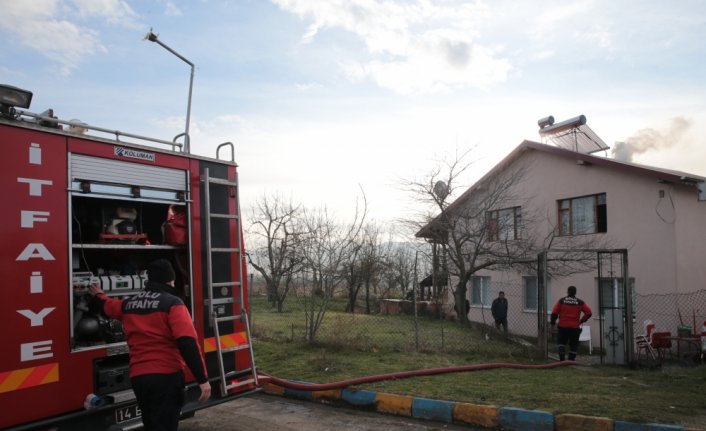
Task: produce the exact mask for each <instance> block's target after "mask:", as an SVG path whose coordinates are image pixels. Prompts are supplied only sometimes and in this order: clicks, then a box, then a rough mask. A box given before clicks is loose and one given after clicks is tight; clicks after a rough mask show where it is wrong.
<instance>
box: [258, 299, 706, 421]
mask: <svg viewBox="0 0 706 431" xmlns="http://www.w3.org/2000/svg"><path fill="white" fill-rule="evenodd" d="M291 302H292V305H291V307H287V309H285V312H284V313H277V312H276V311H273V310H271V309H270V308H269V307H268V306H267V304H266V303H265V302H264V301H263V300H262V299H260V298H255V299H254V300H253V304H252V318H253V322H254V337H255V340H254V346H255V347H254V349H255V359H256V361H257V366H258V368H259V369H260V370H262V371H264V372H266V373H268V374H271V375H274V376H277V377H281V378H286V379H292V380H305V381H310V382H314V383H329V382H336V381H341V380H346V379H351V378H356V377H364V376H369V375H375V374H385V373H392V372H396V371H407V370H415V369H421V368H439V367H448V366H455V365H466V364H481V363H489V362H513V363H526V364H532V363H542V362H543V361H541V360H537V359H533V355H532V354H530V352H529V351H528V349H527V348H525V347H522V346H519V345H515V344H513V343H509V342H505V341H501V340H500V341H499V340H486V339H485V338H483V337H482V336H481V335H480V333H479V332H474V331H470V330H468V329H467V328H462V327H459V326H458V325H454V324H451V323H448V322H446V323H444V324H443V325H445V326H444V330H445V331H447V332H445V333H446V336H448V337H449V338H448V340H447V342H448V345H449V346H454V344H452V343H451V340H452V339H453V337H456V336H459V335H458V334H462V335H461V336H462V337H463V340H464V346H465V348H464V350H463V351H459V349H455V348H450V349H445V351H443V352H442V351H441V350H440V349H438V348H436V349H434V346H432V344H433V343H431V342H426V341H425V343H422V349H421V352H420V353H417V352H415V349H414V347H415V343H414V342H410V341H409V340H410V338H409V336H410V334H409V333H408V331H410V330H411V331H412V333H411V337H412V338H411V339H414V335H413V334H414V333H413V330H414V328H413V322H412V323H410V320H411V319H410V318H409V317H408V316H389V317H388V316H386V317H384V318H383V317H380V316H366V315H360V314H358V315H350V314H347V313H342V312H341V311H340V306H341V304H340V303H336V304H334V306H333V307H332V308H331V311H329V312H328V313H327V315H326V320H325V322H324V327H322V332H321V335H322V337H321V339H320V343H318V344H317V345H309V344H307V343H305V342H303V341H301V339H300V338H299V337H297V336H296V334H297V333H299V332H298V331H301V328H303V326H304V317H303V312H302V311H301V310H302V308H301V307H300V306H297V304H296V300H294V299H293V300H292V301H291ZM367 320H370V321H374V322H375V324H374V325H366V321H367ZM381 321H382V322H385V323H380V322H381ZM297 322H299V325H300V326H301V328H300V329H296V328H295V330H293V329H292V325H295V326H296V325H297ZM440 324H441V323H440V322H438V321H431V322H430V321H424V320H420V325H421V327H420V329H421V330H422V331H436V329H434V328H433V325H440ZM376 328H377V329H376ZM410 328H411V329H410ZM430 328H431V329H430ZM390 331H392V332H390ZM395 331H396V332H395ZM292 333H294V334H295V336H294V337H292ZM435 333H436V332H435ZM437 347H438V346H437ZM434 350H436V352H435V351H434ZM357 388H358V389H368V390H374V391H379V392H387V393H394V394H401V395H412V396H417V397H425V398H433V399H439V400H449V401H459V402H469V403H474V404H490V405H495V406H499V407H502V406H513V407H520V408H524V409H538V410H544V411H548V412H552V413H555V414H560V413H576V414H584V415H590V416H603V417H609V418H612V419H616V420H627V421H633V422H640V423H651V422H658V423H669V424H680V425H685V426H693V427H702V428H706V366H704V365H701V366H698V367H681V366H665V367H662V368H661V369H658V370H635V369H630V368H628V367H621V366H605V365H604V366H600V365H594V366H571V367H559V368H555V369H549V370H515V369H497V370H488V371H474V372H464V373H451V374H444V375H437V376H426V377H414V378H409V379H401V380H388V381H384V382H378V383H372V384H365V385H361V386H358V387H357Z"/></svg>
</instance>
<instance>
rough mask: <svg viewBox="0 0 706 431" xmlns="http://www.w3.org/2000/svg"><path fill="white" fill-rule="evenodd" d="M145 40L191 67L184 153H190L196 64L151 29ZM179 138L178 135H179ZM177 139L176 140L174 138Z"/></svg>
mask: <svg viewBox="0 0 706 431" xmlns="http://www.w3.org/2000/svg"><path fill="white" fill-rule="evenodd" d="M145 40H149V41H150V42H155V43H157V44H159V45H160V46H161V47H162V48H164V49H166V50H167V51H169V52H171V53H172V54H174V55H176V56H177V57H179V58H180V59H181V60H182V61H183V62H184V63H186V64H188V65H189V66H191V78H190V79H189V101H188V104H187V105H186V129H185V131H184V152H185V153H187V154H188V153H189V151H190V148H191V145H190V140H191V138H190V137H189V120H190V118H191V89H192V88H193V86H194V63H192V62H190V61H189V60H187V59H186V58H184V56H182V55H181V54H179V53H178V52H176V51H174V50H173V49H171V48H170V47H168V46H167V45H165V44H164V43H162V41H161V40H159V39H158V38H157V35H156V34H154V33H153V32H152V29H150V32H149V33H147V34H146V35H145ZM177 137H178V135H177ZM174 139H176V138H174Z"/></svg>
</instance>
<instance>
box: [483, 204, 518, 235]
mask: <svg viewBox="0 0 706 431" xmlns="http://www.w3.org/2000/svg"><path fill="white" fill-rule="evenodd" d="M487 218H488V240H489V241H508V240H513V239H520V225H521V222H522V213H521V212H520V207H513V208H505V209H502V210H494V211H488V214H487Z"/></svg>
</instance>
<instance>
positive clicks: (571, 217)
mask: <svg viewBox="0 0 706 431" xmlns="http://www.w3.org/2000/svg"><path fill="white" fill-rule="evenodd" d="M557 206H558V218H559V220H558V221H559V235H584V234H591V233H600V232H607V231H608V211H607V205H606V194H605V193H600V194H597V195H591V196H583V197H579V198H572V199H562V200H559V201H558V202H557Z"/></svg>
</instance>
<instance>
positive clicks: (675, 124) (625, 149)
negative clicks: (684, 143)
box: [611, 117, 691, 162]
mask: <svg viewBox="0 0 706 431" xmlns="http://www.w3.org/2000/svg"><path fill="white" fill-rule="evenodd" d="M689 127H691V121H689V120H687V119H686V118H684V117H675V118H672V123H671V124H670V126H669V129H668V130H666V131H664V130H662V131H660V130H657V129H652V128H646V129H641V130H638V131H637V133H635V134H634V135H633V136H631V137H629V138H628V139H626V140H625V142H616V143H615V145H614V146H613V148H612V150H611V153H612V154H613V158H614V159H615V160H618V161H621V162H631V161H632V158H633V156H634V155H636V154H642V153H644V152H647V151H649V150H654V149H662V148H670V147H673V146H674V145H676V144H677V143H678V142H679V141H680V140H681V139H682V137H683V136H684V134H685V133H686V131H687V130H688V129H689Z"/></svg>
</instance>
